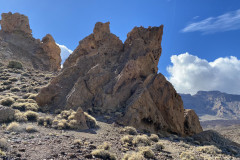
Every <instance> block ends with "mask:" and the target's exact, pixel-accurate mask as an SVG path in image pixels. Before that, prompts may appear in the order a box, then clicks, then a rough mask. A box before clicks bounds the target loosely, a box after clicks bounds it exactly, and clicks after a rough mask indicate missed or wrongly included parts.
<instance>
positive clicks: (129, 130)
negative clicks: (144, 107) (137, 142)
mask: <svg viewBox="0 0 240 160" xmlns="http://www.w3.org/2000/svg"><path fill="white" fill-rule="evenodd" d="M121 133H127V134H129V135H137V130H136V128H134V127H131V126H126V127H124V128H123V129H122V130H121Z"/></svg>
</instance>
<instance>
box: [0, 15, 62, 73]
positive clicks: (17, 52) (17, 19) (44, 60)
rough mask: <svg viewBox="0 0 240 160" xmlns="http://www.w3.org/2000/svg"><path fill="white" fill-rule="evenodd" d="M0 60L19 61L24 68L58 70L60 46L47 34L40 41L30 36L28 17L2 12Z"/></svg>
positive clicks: (5, 61)
mask: <svg viewBox="0 0 240 160" xmlns="http://www.w3.org/2000/svg"><path fill="white" fill-rule="evenodd" d="M0 24H1V30H0V61H1V60H4V61H1V62H2V63H5V64H7V63H8V62H9V61H19V62H21V63H22V64H23V66H24V67H25V68H34V69H38V70H44V71H58V70H59V69H60V66H61V57H60V52H61V50H60V48H59V47H58V45H57V44H56V43H55V41H54V39H53V37H52V36H51V35H50V34H47V35H46V36H45V37H44V38H43V39H42V41H40V40H39V39H35V38H33V37H32V30H31V29H30V26H29V20H28V17H27V16H25V15H22V14H19V13H14V14H12V13H11V12H9V13H2V20H1V22H0Z"/></svg>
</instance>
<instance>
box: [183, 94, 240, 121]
mask: <svg viewBox="0 0 240 160" xmlns="http://www.w3.org/2000/svg"><path fill="white" fill-rule="evenodd" d="M180 95H181V97H182V100H183V104H184V107H185V108H188V109H194V110H195V111H196V113H197V114H198V116H199V117H200V118H201V120H214V119H227V120H234V119H235V120H237V119H240V95H233V94H227V93H222V92H219V91H199V92H197V94H195V95H190V94H180Z"/></svg>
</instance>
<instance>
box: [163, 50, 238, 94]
mask: <svg viewBox="0 0 240 160" xmlns="http://www.w3.org/2000/svg"><path fill="white" fill-rule="evenodd" d="M171 62H172V63H173V65H171V66H169V67H167V71H168V72H169V74H170V77H169V81H170V82H171V83H172V84H173V85H174V87H175V89H176V90H177V92H179V93H190V94H195V93H196V92H197V91H199V90H203V91H211V90H218V91H221V92H226V93H232V94H240V60H238V59H237V58H236V57H233V56H231V57H226V58H218V59H216V60H214V61H213V62H208V61H207V60H205V59H200V58H198V57H197V56H193V55H191V54H189V53H184V54H180V55H173V56H171Z"/></svg>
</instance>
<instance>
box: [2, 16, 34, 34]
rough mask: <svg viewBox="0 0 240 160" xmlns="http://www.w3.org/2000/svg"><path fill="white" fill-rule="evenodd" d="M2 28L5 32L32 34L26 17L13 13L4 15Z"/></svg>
mask: <svg viewBox="0 0 240 160" xmlns="http://www.w3.org/2000/svg"><path fill="white" fill-rule="evenodd" d="M0 23H1V28H2V30H3V31H4V32H9V33H14V32H22V33H24V34H29V35H31V34H32V30H31V29H30V26H29V20H28V18H27V17H26V16H24V15H22V14H19V13H14V14H12V13H11V12H9V13H3V14H2V20H1V21H0Z"/></svg>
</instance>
